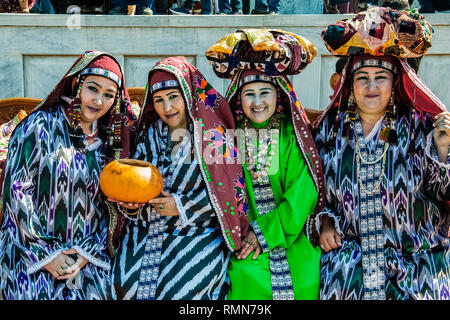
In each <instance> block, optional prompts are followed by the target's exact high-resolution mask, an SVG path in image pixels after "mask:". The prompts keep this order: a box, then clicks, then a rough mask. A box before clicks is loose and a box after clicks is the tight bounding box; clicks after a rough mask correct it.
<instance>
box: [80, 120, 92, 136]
mask: <svg viewBox="0 0 450 320" xmlns="http://www.w3.org/2000/svg"><path fill="white" fill-rule="evenodd" d="M80 125H81V129H83V133H84V134H85V135H91V134H92V122H89V121H83V120H80Z"/></svg>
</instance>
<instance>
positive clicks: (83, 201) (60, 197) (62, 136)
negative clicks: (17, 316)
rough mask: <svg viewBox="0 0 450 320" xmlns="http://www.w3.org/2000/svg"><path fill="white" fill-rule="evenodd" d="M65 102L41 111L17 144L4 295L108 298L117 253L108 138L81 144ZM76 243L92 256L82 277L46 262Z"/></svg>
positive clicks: (0, 239)
mask: <svg viewBox="0 0 450 320" xmlns="http://www.w3.org/2000/svg"><path fill="white" fill-rule="evenodd" d="M68 132H69V131H68V121H67V118H66V116H65V113H64V112H63V111H62V108H61V107H53V108H50V109H48V110H46V111H36V112H34V113H32V114H31V115H29V116H28V117H27V118H26V119H24V120H23V121H22V122H21V123H20V124H19V125H18V126H17V128H16V131H15V132H14V134H13V136H12V137H11V140H10V143H9V151H8V158H7V161H6V175H5V181H4V186H3V208H4V218H3V223H2V226H1V230H0V254H1V256H0V271H1V274H0V276H1V292H2V296H3V298H4V299H52V300H53V299H70V300H71V299H104V298H105V288H106V286H107V285H108V283H109V269H110V258H109V255H108V253H107V248H106V235H107V228H108V227H107V226H108V214H107V211H106V210H105V209H104V208H103V207H102V206H103V204H102V203H103V202H102V201H101V200H102V199H101V195H100V189H99V174H100V171H101V163H102V159H101V153H100V148H101V145H102V142H101V140H100V139H97V140H96V141H95V142H94V143H92V144H91V145H90V146H89V147H88V148H87V150H88V151H87V153H86V154H82V153H80V152H79V151H77V150H76V149H75V148H74V147H73V145H72V143H71V140H70V137H69V134H68ZM69 248H74V249H76V250H77V251H78V252H79V253H80V254H81V255H82V256H83V257H85V258H86V259H88V260H89V263H88V264H87V265H86V266H85V267H84V268H83V269H82V270H81V271H80V273H79V276H78V277H75V279H74V281H70V280H67V281H66V280H63V281H61V280H56V279H55V278H53V276H52V275H51V274H50V273H49V272H48V271H46V270H45V269H43V266H45V265H46V264H48V263H49V262H50V261H52V260H53V259H54V258H55V257H56V256H57V255H58V254H59V253H61V251H62V250H65V249H69Z"/></svg>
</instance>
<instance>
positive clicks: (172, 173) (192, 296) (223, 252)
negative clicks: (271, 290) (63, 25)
mask: <svg viewBox="0 0 450 320" xmlns="http://www.w3.org/2000/svg"><path fill="white" fill-rule="evenodd" d="M190 132H191V135H186V136H184V138H183V140H182V141H181V142H180V143H179V144H178V145H176V146H175V147H174V149H173V151H172V152H167V151H168V150H167V143H166V141H167V136H168V127H167V126H166V125H165V124H164V123H163V121H162V120H158V121H157V122H155V123H154V124H153V125H152V126H150V127H149V129H148V131H147V132H144V133H143V134H141V136H140V138H139V143H138V146H137V151H136V154H135V157H134V158H135V159H139V160H145V161H148V162H151V163H152V164H154V165H155V166H156V167H157V168H158V169H159V170H160V172H161V174H162V175H163V180H164V190H165V191H166V192H168V193H170V194H171V195H172V196H173V197H174V199H175V202H176V204H177V208H178V211H179V213H180V215H179V216H175V217H167V216H161V215H159V214H158V213H156V211H155V210H153V209H152V207H151V206H148V207H146V208H145V209H143V210H142V212H141V213H140V214H139V215H138V217H137V219H135V220H129V221H128V222H127V224H126V225H125V227H124V228H125V230H124V235H123V238H122V241H121V244H120V246H119V248H118V251H117V253H116V257H115V260H114V262H113V272H112V290H111V298H112V299H118V300H122V299H139V300H149V299H156V300H182V299H183V300H200V299H201V300H211V299H225V298H226V293H227V290H228V278H227V273H226V271H227V266H228V261H229V258H230V253H229V251H228V250H227V248H226V245H225V242H224V240H223V238H222V235H221V232H220V227H219V222H218V218H217V215H216V212H215V210H214V209H213V207H212V206H211V203H210V199H209V196H208V193H207V188H206V184H205V182H204V181H203V178H202V174H201V171H200V168H199V163H198V159H197V158H196V157H195V156H194V153H193V152H192V150H193V149H192V138H191V137H192V128H191V130H190Z"/></svg>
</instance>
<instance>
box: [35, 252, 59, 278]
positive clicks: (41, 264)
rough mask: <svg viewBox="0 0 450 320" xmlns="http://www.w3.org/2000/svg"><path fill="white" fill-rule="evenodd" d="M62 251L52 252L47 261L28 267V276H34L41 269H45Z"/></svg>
mask: <svg viewBox="0 0 450 320" xmlns="http://www.w3.org/2000/svg"><path fill="white" fill-rule="evenodd" d="M62 251H63V249H58V250H56V251H54V252H52V253H51V254H50V255H49V256H47V257H46V258H45V259H43V260H41V261H38V262H37V263H35V264H33V265H29V266H27V274H32V273H35V272H36V271H38V270H40V269H41V268H43V267H44V266H46V265H47V264H49V263H50V262H51V261H52V260H53V259H55V258H56V257H57V256H58V255H59V254H60V253H61V252H62Z"/></svg>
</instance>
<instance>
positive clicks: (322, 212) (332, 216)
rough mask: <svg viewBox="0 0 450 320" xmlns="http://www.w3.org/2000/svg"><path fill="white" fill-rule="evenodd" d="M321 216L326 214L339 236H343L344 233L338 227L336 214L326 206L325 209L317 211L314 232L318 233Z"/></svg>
mask: <svg viewBox="0 0 450 320" xmlns="http://www.w3.org/2000/svg"><path fill="white" fill-rule="evenodd" d="M322 216H327V217H329V218H331V219H333V221H334V228H335V229H336V231H337V233H339V235H340V236H341V238H342V237H343V236H344V233H343V232H342V230H341V228H340V227H339V221H340V219H339V217H336V215H334V214H333V212H332V211H331V210H330V209H328V208H326V209H325V210H323V211H321V212H319V213H318V214H317V217H316V232H317V234H319V235H320V227H321V226H322Z"/></svg>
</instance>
